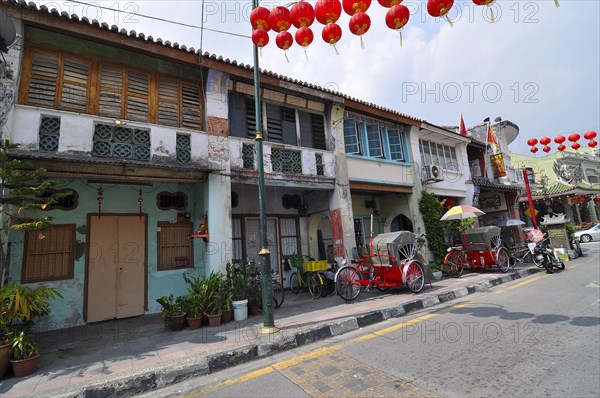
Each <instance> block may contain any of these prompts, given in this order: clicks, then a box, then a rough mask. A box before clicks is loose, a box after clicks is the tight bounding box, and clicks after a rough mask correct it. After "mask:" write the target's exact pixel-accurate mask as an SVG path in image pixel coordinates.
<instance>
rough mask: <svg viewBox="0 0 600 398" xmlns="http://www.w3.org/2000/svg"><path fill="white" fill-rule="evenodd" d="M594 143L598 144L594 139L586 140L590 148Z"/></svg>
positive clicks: (594, 145) (593, 146)
mask: <svg viewBox="0 0 600 398" xmlns="http://www.w3.org/2000/svg"><path fill="white" fill-rule="evenodd" d="M596 145H598V143H597V142H596V141H594V140H591V141H590V142H588V146H589V147H590V148H595V147H596Z"/></svg>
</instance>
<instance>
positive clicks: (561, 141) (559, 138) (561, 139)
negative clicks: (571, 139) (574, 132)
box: [554, 135, 566, 144]
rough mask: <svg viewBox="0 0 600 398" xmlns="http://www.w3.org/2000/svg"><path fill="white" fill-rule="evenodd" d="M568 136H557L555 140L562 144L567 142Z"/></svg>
mask: <svg viewBox="0 0 600 398" xmlns="http://www.w3.org/2000/svg"><path fill="white" fill-rule="evenodd" d="M565 140H566V138H565V137H564V136H562V135H559V136H556V138H554V142H556V143H557V144H562V143H563V142H565Z"/></svg>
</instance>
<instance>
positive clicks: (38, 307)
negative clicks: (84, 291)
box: [0, 283, 62, 377]
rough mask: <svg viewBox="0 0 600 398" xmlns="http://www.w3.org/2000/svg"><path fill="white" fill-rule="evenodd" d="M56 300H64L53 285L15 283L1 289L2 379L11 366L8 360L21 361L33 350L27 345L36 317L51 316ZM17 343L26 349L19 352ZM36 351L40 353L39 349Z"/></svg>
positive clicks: (0, 373)
mask: <svg viewBox="0 0 600 398" xmlns="http://www.w3.org/2000/svg"><path fill="white" fill-rule="evenodd" d="M56 298H62V295H61V293H60V291H59V289H57V288H53V287H49V286H43V285H41V286H38V287H35V288H32V287H30V286H26V285H22V284H19V283H11V284H9V285H6V286H2V287H0V377H2V376H3V375H4V372H6V369H7V367H8V364H7V358H8V360H10V358H11V357H12V358H14V359H18V357H20V356H22V352H24V351H26V349H27V347H29V346H28V345H27V344H29V343H31V342H32V341H33V340H32V339H33V337H32V336H29V335H30V332H29V331H30V330H31V327H32V326H33V322H34V320H35V318H37V317H40V316H44V315H48V314H49V313H50V301H51V300H53V299H56ZM17 339H19V341H17ZM7 343H8V344H9V345H8V347H7ZM15 343H16V344H18V346H17V348H18V349H20V348H23V350H21V351H15ZM35 348H36V351H37V346H35ZM10 351H12V355H11V354H10ZM21 359H25V358H21ZM17 366H19V365H17ZM33 371H35V365H34V366H33Z"/></svg>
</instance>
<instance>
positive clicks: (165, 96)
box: [158, 77, 179, 127]
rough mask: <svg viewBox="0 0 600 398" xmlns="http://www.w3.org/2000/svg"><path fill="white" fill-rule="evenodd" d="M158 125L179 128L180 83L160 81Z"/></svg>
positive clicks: (160, 79) (163, 79)
mask: <svg viewBox="0 0 600 398" xmlns="http://www.w3.org/2000/svg"><path fill="white" fill-rule="evenodd" d="M158 124H164V125H166V126H174V127H179V82H178V81H177V80H171V79H165V78H163V77H160V78H159V79H158Z"/></svg>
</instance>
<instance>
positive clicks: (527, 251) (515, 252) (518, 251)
mask: <svg viewBox="0 0 600 398" xmlns="http://www.w3.org/2000/svg"><path fill="white" fill-rule="evenodd" d="M508 254H509V258H510V266H511V268H514V267H515V266H516V264H517V262H519V263H523V262H525V263H534V264H535V265H536V266H538V267H540V268H541V267H543V266H544V264H543V262H542V261H539V260H538V259H537V258H536V257H535V256H534V255H533V254H532V252H531V248H530V247H529V245H527V244H523V245H516V246H513V247H509V248H508Z"/></svg>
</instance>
